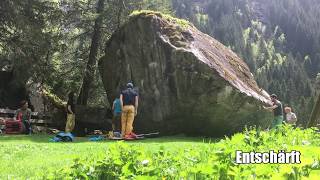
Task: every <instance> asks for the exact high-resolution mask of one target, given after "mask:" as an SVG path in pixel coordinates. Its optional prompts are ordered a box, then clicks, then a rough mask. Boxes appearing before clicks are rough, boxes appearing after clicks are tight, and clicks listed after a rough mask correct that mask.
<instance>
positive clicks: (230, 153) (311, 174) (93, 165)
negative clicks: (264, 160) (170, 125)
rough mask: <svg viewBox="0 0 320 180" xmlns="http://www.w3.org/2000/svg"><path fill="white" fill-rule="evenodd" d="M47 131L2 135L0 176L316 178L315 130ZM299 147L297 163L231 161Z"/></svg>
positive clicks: (319, 146) (319, 139) (319, 174)
mask: <svg viewBox="0 0 320 180" xmlns="http://www.w3.org/2000/svg"><path fill="white" fill-rule="evenodd" d="M48 139H49V136H45V135H42V136H41V135H38V136H36V135H34V136H23V135H21V136H0V154H1V157H0V167H1V168H0V179H27V178H29V179H47V178H48V179H162V178H165V179H181V178H182V179H232V180H233V179H290V180H291V179H320V134H319V133H318V132H317V130H316V129H306V130H302V129H294V128H292V127H290V126H285V127H283V128H281V129H279V130H276V131H275V130H272V131H261V130H260V129H251V130H246V131H245V132H243V133H238V134H235V135H234V136H232V137H231V138H224V139H221V140H212V139H203V138H189V137H183V136H179V137H162V138H154V139H145V140H140V141H130V142H122V141H121V142H119V141H107V140H106V141H103V142H88V141H87V138H77V139H76V141H75V142H73V143H50V142H48ZM236 150H242V151H246V152H250V151H256V152H267V151H269V150H274V151H278V150H284V151H291V150H297V151H300V152H301V162H302V163H301V164H273V165H270V164H249V165H241V164H240V165H239V164H236V163H235V162H234V159H235V151H236Z"/></svg>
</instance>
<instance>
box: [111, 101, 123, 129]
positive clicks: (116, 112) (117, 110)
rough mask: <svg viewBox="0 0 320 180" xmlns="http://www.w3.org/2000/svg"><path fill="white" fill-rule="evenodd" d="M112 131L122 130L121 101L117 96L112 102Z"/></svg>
mask: <svg viewBox="0 0 320 180" xmlns="http://www.w3.org/2000/svg"><path fill="white" fill-rule="evenodd" d="M112 112H113V116H112V131H113V132H120V131H121V130H120V129H121V102H120V98H116V99H115V100H114V101H113V104H112Z"/></svg>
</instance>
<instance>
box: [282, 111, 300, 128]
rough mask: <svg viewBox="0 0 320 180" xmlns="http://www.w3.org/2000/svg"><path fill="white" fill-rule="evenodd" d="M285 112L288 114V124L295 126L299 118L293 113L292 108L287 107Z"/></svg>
mask: <svg viewBox="0 0 320 180" xmlns="http://www.w3.org/2000/svg"><path fill="white" fill-rule="evenodd" d="M284 112H285V113H286V123H288V124H292V125H295V124H296V122H297V116H296V114H295V113H293V112H292V109H291V107H285V108H284Z"/></svg>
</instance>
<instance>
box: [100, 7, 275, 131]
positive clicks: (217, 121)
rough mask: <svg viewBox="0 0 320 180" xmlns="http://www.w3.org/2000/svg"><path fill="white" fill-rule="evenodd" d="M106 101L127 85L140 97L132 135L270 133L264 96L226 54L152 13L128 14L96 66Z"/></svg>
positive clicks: (195, 33)
mask: <svg viewBox="0 0 320 180" xmlns="http://www.w3.org/2000/svg"><path fill="white" fill-rule="evenodd" d="M99 68H100V73H101V76H102V80H103V83H104V87H105V89H106V91H107V94H108V96H109V97H108V98H109V102H110V103H111V102H112V101H113V99H114V98H115V97H118V96H119V92H120V90H121V89H122V87H123V85H125V84H126V83H127V82H128V81H133V82H134V84H135V86H136V88H137V89H138V91H139V94H140V105H139V111H138V116H137V117H136V121H135V125H134V129H135V131H137V132H147V131H160V132H162V133H167V134H173V133H186V134H192V135H210V136H222V135H226V134H231V133H234V132H237V131H240V130H242V129H243V128H244V127H245V126H246V125H248V126H251V125H257V126H261V127H267V126H268V125H269V124H270V118H269V116H270V113H269V114H268V113H267V112H266V111H265V110H263V108H261V105H263V104H269V102H270V100H269V95H268V93H266V92H265V91H264V90H262V89H260V88H259V87H258V85H257V83H256V81H255V80H254V77H253V75H252V73H251V72H250V70H249V68H248V66H247V65H246V64H245V63H244V61H243V60H241V59H240V58H239V57H238V56H237V55H236V54H235V53H234V52H232V51H231V50H230V49H229V48H227V47H225V46H224V45H222V44H221V43H219V42H218V41H217V40H215V39H214V38H212V37H210V36H208V35H206V34H204V33H202V32H200V31H199V30H197V29H196V28H195V27H194V26H193V25H191V24H190V23H188V22H187V21H184V20H181V19H176V18H172V17H169V16H167V15H162V14H160V13H155V12H140V13H136V14H134V15H131V17H130V19H129V21H128V22H127V23H126V24H124V25H123V26H122V27H121V28H120V29H119V30H118V31H117V32H115V33H114V34H113V35H112V37H111V38H110V40H109V41H108V42H107V43H106V49H105V55H104V56H103V57H102V58H101V59H100V62H99Z"/></svg>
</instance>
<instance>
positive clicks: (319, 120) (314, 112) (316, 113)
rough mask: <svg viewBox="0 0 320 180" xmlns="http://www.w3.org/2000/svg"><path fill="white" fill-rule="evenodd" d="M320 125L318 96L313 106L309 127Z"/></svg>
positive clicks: (319, 101)
mask: <svg viewBox="0 0 320 180" xmlns="http://www.w3.org/2000/svg"><path fill="white" fill-rule="evenodd" d="M319 123H320V95H319V96H318V99H317V102H316V104H315V105H314V106H313V110H312V113H311V116H310V120H309V123H308V127H313V126H317V124H319Z"/></svg>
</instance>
